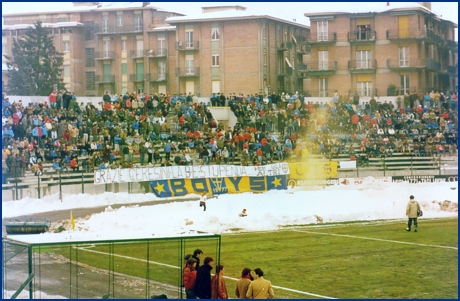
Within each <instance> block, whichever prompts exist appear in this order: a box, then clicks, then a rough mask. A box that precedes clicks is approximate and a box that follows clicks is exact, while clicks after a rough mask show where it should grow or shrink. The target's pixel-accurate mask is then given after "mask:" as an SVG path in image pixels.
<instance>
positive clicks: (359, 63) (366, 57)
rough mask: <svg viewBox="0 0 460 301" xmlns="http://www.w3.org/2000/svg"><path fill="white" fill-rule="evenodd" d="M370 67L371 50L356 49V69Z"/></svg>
mask: <svg viewBox="0 0 460 301" xmlns="http://www.w3.org/2000/svg"><path fill="white" fill-rule="evenodd" d="M369 68H372V51H371V50H359V51H356V69H369Z"/></svg>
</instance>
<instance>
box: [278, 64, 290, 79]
mask: <svg viewBox="0 0 460 301" xmlns="http://www.w3.org/2000/svg"><path fill="white" fill-rule="evenodd" d="M292 71H293V70H292V68H291V67H289V66H284V67H282V68H281V67H278V70H277V72H278V77H284V76H291V75H292Z"/></svg>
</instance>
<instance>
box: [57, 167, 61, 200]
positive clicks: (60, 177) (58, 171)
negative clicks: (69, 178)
mask: <svg viewBox="0 0 460 301" xmlns="http://www.w3.org/2000/svg"><path fill="white" fill-rule="evenodd" d="M58 173H59V199H60V200H61V203H62V181H61V171H60V170H59V171H58Z"/></svg>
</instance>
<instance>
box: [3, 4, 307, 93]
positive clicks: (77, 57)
mask: <svg viewBox="0 0 460 301" xmlns="http://www.w3.org/2000/svg"><path fill="white" fill-rule="evenodd" d="M3 18H4V25H3V27H2V38H3V39H2V50H3V54H8V53H10V52H11V47H12V40H13V39H17V38H20V37H21V36H22V35H23V34H24V33H25V31H26V30H27V28H29V27H30V26H31V24H33V23H34V22H36V21H39V20H40V21H42V22H43V26H45V27H47V28H49V30H50V34H52V35H53V36H54V42H55V46H56V48H57V50H58V51H61V52H63V53H64V67H63V68H64V70H63V79H64V83H65V86H66V88H67V89H69V90H71V91H72V92H74V93H76V94H77V95H81V96H98V95H102V94H103V93H104V91H114V92H115V93H122V94H124V93H125V92H127V91H129V92H132V91H137V92H148V93H154V92H161V93H166V92H170V93H187V94H188V93H189V92H191V93H192V94H194V93H196V94H197V95H202V96H204V97H208V96H209V95H211V93H225V94H229V93H244V94H252V93H262V92H265V93H270V92H278V91H279V92H281V91H289V92H291V91H296V90H298V91H299V92H300V91H303V86H304V81H305V78H306V77H305V76H304V74H301V73H298V72H296V70H297V69H299V68H300V69H301V68H303V55H304V54H305V53H307V51H308V48H307V38H308V36H309V27H307V26H303V25H300V24H297V23H295V22H289V21H285V20H281V19H277V18H275V17H271V16H264V15H253V14H250V13H248V12H246V8H244V7H242V6H215V7H209V8H205V9H203V13H202V14H201V15H199V16H190V17H187V16H183V15H181V14H178V13H174V12H167V11H164V10H162V9H160V8H157V7H154V6H152V5H150V2H137V3H136V2H131V3H99V2H73V5H72V6H71V7H69V9H68V10H66V11H60V12H47V13H20V14H14V15H3ZM2 63H5V58H4V57H3V60H2ZM2 74H3V72H2ZM2 81H4V82H5V79H4V76H2Z"/></svg>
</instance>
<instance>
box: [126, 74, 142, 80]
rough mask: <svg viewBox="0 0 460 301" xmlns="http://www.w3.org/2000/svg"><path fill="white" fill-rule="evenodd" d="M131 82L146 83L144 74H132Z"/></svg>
mask: <svg viewBox="0 0 460 301" xmlns="http://www.w3.org/2000/svg"><path fill="white" fill-rule="evenodd" d="M129 81H130V82H143V81H144V74H130V75H129Z"/></svg>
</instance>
